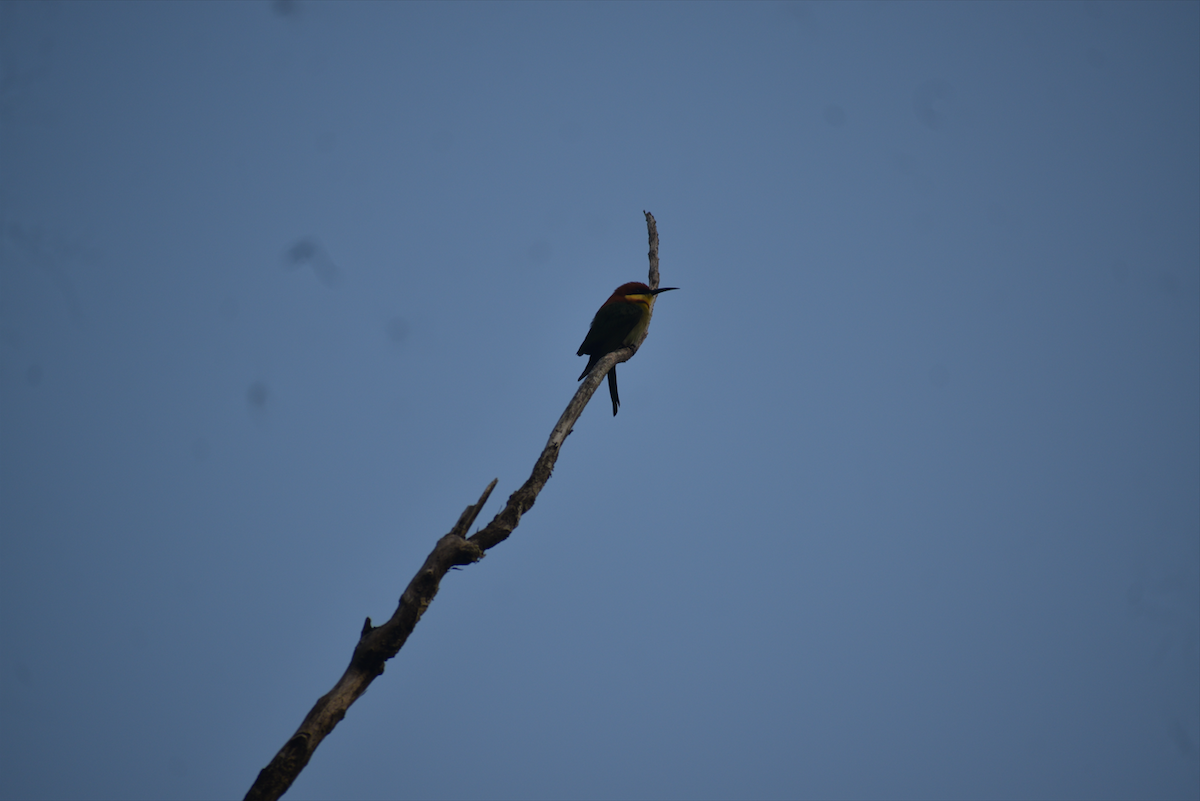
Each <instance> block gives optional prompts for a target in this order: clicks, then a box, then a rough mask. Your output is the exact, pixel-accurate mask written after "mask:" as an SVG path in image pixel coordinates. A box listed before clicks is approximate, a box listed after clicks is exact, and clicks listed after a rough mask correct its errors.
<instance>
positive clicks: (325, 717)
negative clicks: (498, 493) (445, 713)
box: [246, 212, 659, 801]
mask: <svg viewBox="0 0 1200 801" xmlns="http://www.w3.org/2000/svg"><path fill="white" fill-rule="evenodd" d="M644 213H645V215H646V228H647V230H648V231H649V235H650V253H649V257H650V277H649V284H650V288H651V289H657V288H658V282H659V277H658V229H657V226H656V225H655V222H654V215H652V214H650V213H649V212H644ZM648 332H649V328H648V327H647V333H648ZM644 341H645V335H643V336H642V339H641V340H640V341H639V342H638V343H637V344H636V345H631V346H630V347H627V348H622V349H621V350H618V351H614V352H613V353H610V354H608V355H607V356H605V357H604V358H603V359H601V360H600V361H599V362H597V364H596V367H595V369H593V370H592V372H591V373H590V374H589V375H588V376H587V377H586V378H585V379H584V380H583V383H582V384H580V386H579V390H578V391H577V392H576V393H575V397H573V398H572V399H571V402H570V403H568V404H567V408H566V410H565V411H564V412H563V413H562V416H561V417H560V418H558V423H557V424H555V426H554V430H553V431H551V432H550V439H549V440H548V441H547V442H546V447H545V448H544V449H543V450H542V455H541V456H539V457H538V460H537V461H536V462H535V463H534V465H533V472H532V473H531V474H530V476H529V478H528V479H527V480H526V481H525V483H524V484H522V485H521V487H520V489H518V490H517V491H516V492H514V493H513V494H512V495H510V496H509V497H508V503H507V504H506V505H505V507H504V509H503V510H501V512H500V513H499V514H498V515H496V516H495V517H494V518H493V519H492V522H490V523H488V524H487V525H486V526H485V527H484V528H483V529H481V530H480V531H478V532H476V533H475V534H473V535H471V536H470V537H468V536H467V531H468V530H469V529H470V528H471V526H472V525H474V523H475V518H476V517H478V516H479V512H480V511H481V510H482V509H483V505H484V504H485V503H487V500H488V497H489V496H490V495H491V494H492V490H493V489H495V488H496V479H493V480H492V483H490V484H488V485H487V489H485V490H484V491H483V494H482V495H480V496H479V500H478V501H477V502H476V503H474V504H472V505H470V506H468V507H467V508H466V510H465V511H463V513H462V515H460V516H459V518H458V522H457V523H455V524H454V528H452V529H450V533H448V534H446V536H444V537H442V538H441V539H440V540H438V542H437V545H435V546H434V548H433V551H432V552H431V553H430V554H429V556H428V557H426V559H425V564H423V565H421V569H420V570H419V571H417V575H415V576H413V579H412V581H410V582H409V583H408V587H407V588H406V589H405V590H404V594H403V595H401V596H400V604H399V605H398V606H397V607H396V611H395V612H394V613H393V614H392V617H391V618H390V619H389V620H388V621H387V622H386V623H384V624H383V625H380V626H372V625H371V618H367V620H366V623H364V624H363V629H362V634H361V635H360V637H359V640H358V644H357V645H356V646H354V654H353V655H352V656H351V657H350V666H349V667H347V668H346V672H345V673H343V674H342V677H341V678H340V679H338V682H337V684H335V685H334V686H333V689H332V690H330V691H329V692H327V693H326V694H325V695H323V696H321V697H320V698H319V699H317V703H316V704H314V705H313V708H312V709H311V710H309V713H308V715H306V716H305V718H304V722H303V723H301V724H300V728H298V729H297V730H296V733H295V734H293V735H292V736H291V738H289V739H288V741H287V742H286V743H284V745H283V748H281V749H279V753H277V754H276V755H275V758H274V759H272V760H271V762H270V764H268V765H267V766H266V767H265V768H263V769H262V770H261V771H259V774H258V778H257V779H256V780H255V782H254V784H253V785H252V786H251V787H250V791H249V792H248V793H246V799H247V801H260V799H271V800H272V801H273V799H277V798H279V797H280V796H282V795H283V794H284V793H286V792H287V790H288V788H289V787H291V786H292V782H294V781H295V780H296V777H297V776H299V775H300V771H302V770H304V766H305V765H307V764H308V761H309V760H310V759H311V758H312V755H313V752H314V751H316V750H317V746H318V745H320V744H321V741H322V740H324V739H325V737H326V736H327V735H328V734H329V733H330V732H331V731H333V729H334V727H335V726H337V724H338V723H339V722H340V721H341V719H342V718H344V717H345V716H346V710H348V709H349V708H350V705H351V704H353V703H354V702H355V701H357V700H358V697H359V696H360V695H362V694H363V693H364V692H366V690H367V687H369V686H370V685H371V682H372V681H374V680H375V677H376V676H379V675H380V674H382V673H383V667H384V663H386V662H387V660H389V659H391V658H392V657H394V656H395V655H396V654H398V653H399V652H400V649H401V648H403V647H404V643H405V642H406V641H407V640H408V635H410V634H412V631H413V628H415V627H416V625H417V621H419V620H420V619H421V615H423V614H424V613H425V610H426V609H427V608H428V607H429V604H430V602H432V601H433V598H434V596H435V595H437V592H438V587H439V585H440V584H441V581H442V577H443V576H445V575H446V573H447V572H448V571H449V570H450V569H451V568H453V567H459V566H461V565H469V564H471V563H472V562H477V561H479V560H480V559H482V558H483V555H484V552H485V551H487V550H488V549H489V548H491V547H493V546H495V545H498V544H499V543H501V542H504V540H506V539H508V535H509V534H511V533H512V532H513V529H515V528H516V527H517V524H519V523H520V522H521V515H523V514H525V513H526V512H528V511H529V509H530V508H531V507H532V506H533V502H534V501H535V500H537V496H538V493H539V492H541V491H542V487H544V486H546V482H547V481H548V480H549V479H550V473H551V472H552V471H553V470H554V463H555V462H556V461H557V460H558V452H559V449H560V448H561V447H562V444H563V442H564V441H565V440H566V438H567V435H568V434H570V433H571V429H572V428H573V427H574V425H575V421H576V420H578V419H579V415H580V414H582V413H583V407H585V406H586V405H587V402H588V401H589V400H591V397H592V394H593V393H595V391H596V388H597V387H599V386H600V382H601V381H602V380H604V377H605V376H606V375H607V374H608V371H609V370H611V369H612V368H613V367H614V366H616V365H617V364H620V363H621V362H624V361H628V360H629V359H630V358H631V357H632V356H633V354H634V353H636V352H637V349H638V347H639V346H640V345H641V343H642V342H644Z"/></svg>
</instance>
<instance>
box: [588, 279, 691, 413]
mask: <svg viewBox="0 0 1200 801" xmlns="http://www.w3.org/2000/svg"><path fill="white" fill-rule="evenodd" d="M678 288H679V287H675V286H668V287H663V288H662V289H651V288H650V287H648V286H646V285H645V284H643V283H639V282H637V281H631V282H630V283H628V284H621V285H620V286H619V287H617V291H615V292H613V293H612V297H610V298H609V299H608V300H606V301H604V305H603V306H601V307H600V311H598V312H596V316H595V317H593V318H592V327H591V328H589V329H588V333H587V336H586V337H584V339H583V344H582V345H580V346H579V350H578V351H576V353H575V355H576V356H582V355H583V354H585V353H586V354H587V355H588V356H589V357H591V358H589V359H588V363H587V367H585V368H583V372H582V373H580V374H579V378H578V379H576V380H578V381H582V380H583V377H584V376H585V375H587V374H588V373H590V372H591V371H592V368H593V367H595V366H596V362H598V361H600V360H601V359H603V358H604V357H605V356H607V355H608V354H610V353H612V352H613V351H614V350H620V349H621V348H623V347H625V346H626V345H632V344H634V343H636V342H637V341H638V340H639V339H640V338H641V336H642V334H643V333H645V331H646V326H648V325H649V324H650V315H651V313H652V312H653V309H654V296H655V295H657V294H658V293H659V292H670V291H671V290H672V289H678ZM608 394H609V395H611V396H612V404H613V416H616V414H617V408H618V407H619V406H620V405H621V399H620V397H618V395H617V367H616V365H613V368H612V369H611V370H609V371H608Z"/></svg>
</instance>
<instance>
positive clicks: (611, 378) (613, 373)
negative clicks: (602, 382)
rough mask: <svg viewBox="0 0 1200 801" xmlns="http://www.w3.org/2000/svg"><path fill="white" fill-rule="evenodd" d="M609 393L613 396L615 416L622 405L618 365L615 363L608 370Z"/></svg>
mask: <svg viewBox="0 0 1200 801" xmlns="http://www.w3.org/2000/svg"><path fill="white" fill-rule="evenodd" d="M608 394H609V395H611V396H612V402H613V417H616V416H617V409H618V408H619V407H620V406H621V397H620V396H619V395H617V366H616V365H615V364H614V365H613V369H611V370H609V371H608Z"/></svg>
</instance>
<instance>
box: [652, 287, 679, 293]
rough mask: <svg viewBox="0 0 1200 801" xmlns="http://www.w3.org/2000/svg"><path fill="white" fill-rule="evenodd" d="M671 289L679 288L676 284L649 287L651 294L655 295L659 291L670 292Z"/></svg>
mask: <svg viewBox="0 0 1200 801" xmlns="http://www.w3.org/2000/svg"><path fill="white" fill-rule="evenodd" d="M672 289H679V287H677V286H664V287H662V288H661V289H651V290H650V294H651V295H657V294H658V293H659V292H670V291H671V290H672Z"/></svg>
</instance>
